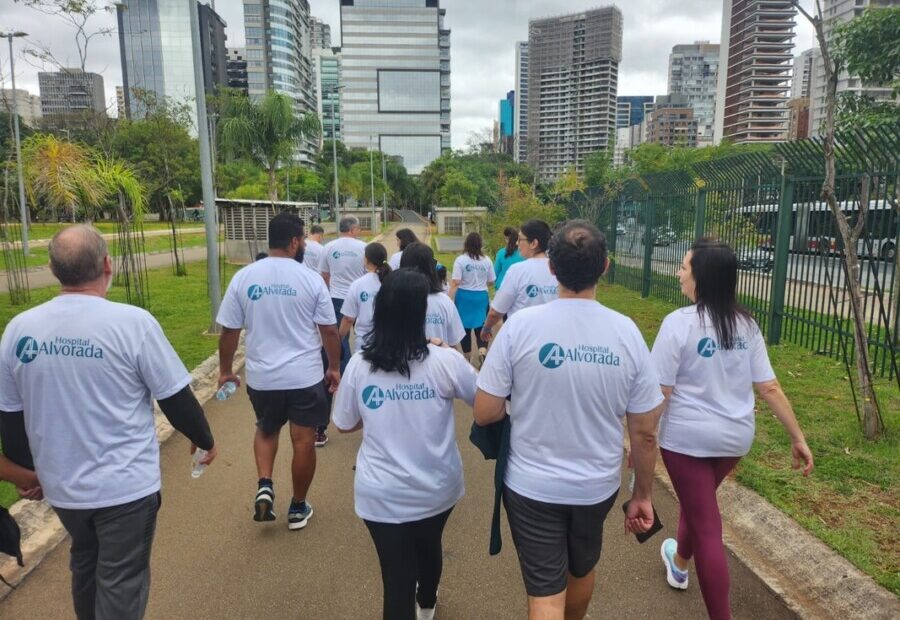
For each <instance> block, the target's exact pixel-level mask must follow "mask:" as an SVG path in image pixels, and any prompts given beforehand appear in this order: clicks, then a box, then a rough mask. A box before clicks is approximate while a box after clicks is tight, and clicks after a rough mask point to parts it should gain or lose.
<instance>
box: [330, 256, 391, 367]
mask: <svg viewBox="0 0 900 620" xmlns="http://www.w3.org/2000/svg"><path fill="white" fill-rule="evenodd" d="M364 264H365V267H366V275H364V276H363V277H361V278H359V279H357V280H354V281H353V283H352V284H351V285H350V288H349V289H348V290H347V298H346V299H345V300H344V307H343V308H341V314H343V315H344V318H343V319H342V320H341V327H340V334H341V338H346V337H347V336H348V335H349V334H350V330H351V329H354V327H355V329H354V331H353V333H354V334H355V337H354V340H353V352H354V353H358V352H359V351H360V350H361V349H362V346H363V343H364V342H365V339H366V338H367V337H368V335H369V332H371V331H372V313H373V311H374V306H375V295H377V294H378V291H379V289H381V283H382V282H384V278H385V276H387V274H389V273H390V272H391V268H390V267H389V266H388V263H387V250H386V249H385V247H384V246H383V245H381V244H380V243H370V244H369V245H367V246H366V251H365V258H364Z"/></svg>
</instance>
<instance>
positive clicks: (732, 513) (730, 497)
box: [656, 460, 900, 620]
mask: <svg viewBox="0 0 900 620" xmlns="http://www.w3.org/2000/svg"><path fill="white" fill-rule="evenodd" d="M656 479H657V480H658V481H659V482H660V483H661V484H662V485H663V486H664V487H665V488H666V490H667V491H669V493H671V494H672V496H673V497H676V495H675V489H674V488H673V487H672V482H671V480H669V475H668V473H667V472H666V469H665V466H664V465H663V464H662V463H661V462H660V461H659V460H657V464H656ZM718 496H719V506H720V507H721V510H722V532H723V539H724V541H725V545H726V546H727V547H728V549H730V550H731V551H732V552H733V553H734V554H735V555H736V556H737V557H738V559H740V561H741V562H743V563H744V564H745V565H746V566H747V568H749V569H750V570H751V571H753V573H755V574H756V575H757V576H758V577H759V578H760V579H761V580H762V581H763V583H765V584H766V586H767V587H768V588H769V589H770V590H772V592H774V593H775V594H776V595H778V596H779V597H780V598H781V599H782V600H783V601H784V602H785V604H786V605H787V606H788V607H789V608H790V609H791V610H792V611H793V612H795V613H796V614H797V615H798V616H800V617H801V618H811V619H812V618H815V619H820V618H821V619H829V620H830V619H833V620H843V619H845V618H859V619H860V620H892V619H894V618H900V599H898V598H897V597H896V596H894V595H893V594H892V593H891V592H889V591H888V590H886V589H885V588H883V587H881V586H880V585H878V584H877V583H875V580H874V579H872V578H871V577H869V576H868V575H866V574H865V573H863V572H862V571H860V570H859V569H858V568H856V567H855V566H854V565H853V564H851V563H850V562H849V561H847V560H846V559H844V558H843V557H841V556H840V555H838V554H837V553H836V552H835V551H834V550H833V549H831V547H829V546H828V545H826V544H825V543H823V542H822V541H821V540H819V539H818V538H816V537H815V536H813V535H812V534H810V533H809V532H808V531H807V530H805V529H804V528H803V527H802V526H801V525H800V524H798V523H797V522H796V521H794V520H793V519H791V518H790V517H789V516H787V515H786V514H785V513H783V512H781V511H780V510H779V509H778V508H776V507H775V506H773V505H772V504H770V503H769V502H768V501H766V500H765V499H764V498H763V497H762V496H760V495H758V494H756V493H755V492H753V491H751V490H750V489H748V488H746V487H744V486H741V485H740V484H739V483H737V482H735V481H734V480H732V479H730V478H726V479H725V481H724V482H723V483H722V485H721V486H720V487H719V492H718Z"/></svg>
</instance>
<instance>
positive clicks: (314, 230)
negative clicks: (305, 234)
mask: <svg viewBox="0 0 900 620" xmlns="http://www.w3.org/2000/svg"><path fill="white" fill-rule="evenodd" d="M324 233H325V229H324V228H322V227H321V226H319V225H318V224H313V225H312V226H310V227H309V234H311V235H321V234H324Z"/></svg>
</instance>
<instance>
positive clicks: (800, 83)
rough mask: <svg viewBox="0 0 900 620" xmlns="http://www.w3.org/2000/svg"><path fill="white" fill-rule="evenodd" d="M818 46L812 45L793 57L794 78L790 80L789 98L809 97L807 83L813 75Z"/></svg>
mask: <svg viewBox="0 0 900 620" xmlns="http://www.w3.org/2000/svg"><path fill="white" fill-rule="evenodd" d="M820 53H821V52H819V48H818V47H813V48H810V49H808V50H806V51H805V52H803V53H802V54H800V55H799V56H797V57H796V58H795V59H794V79H793V81H792V82H791V99H803V98H805V97H809V84H810V80H811V79H812V76H813V71H814V69H815V65H816V60H817V59H818V57H819V54H820Z"/></svg>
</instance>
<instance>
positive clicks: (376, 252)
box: [366, 243, 391, 282]
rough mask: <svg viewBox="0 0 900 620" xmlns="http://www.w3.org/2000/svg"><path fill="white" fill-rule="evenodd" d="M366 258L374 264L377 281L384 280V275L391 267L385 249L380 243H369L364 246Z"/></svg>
mask: <svg viewBox="0 0 900 620" xmlns="http://www.w3.org/2000/svg"><path fill="white" fill-rule="evenodd" d="M366 260H367V261H369V263H370V264H372V265H375V273H376V274H377V275H378V281H379V282H384V278H385V276H387V274H389V273H390V272H391V267H390V265H388V262H387V249H386V248H385V247H384V246H383V245H381V244H380V243H370V244H369V245H367V246H366Z"/></svg>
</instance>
